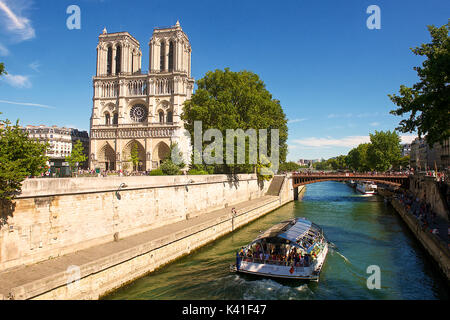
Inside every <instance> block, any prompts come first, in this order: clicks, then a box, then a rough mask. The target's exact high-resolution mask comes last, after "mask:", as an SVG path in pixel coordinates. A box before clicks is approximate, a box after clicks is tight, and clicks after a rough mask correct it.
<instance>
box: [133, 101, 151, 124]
mask: <svg viewBox="0 0 450 320" xmlns="http://www.w3.org/2000/svg"><path fill="white" fill-rule="evenodd" d="M147 115H148V114H147V108H146V107H145V106H144V105H143V104H136V105H134V106H133V107H132V108H131V110H130V117H131V119H132V120H133V121H136V122H144V121H145V119H146V118H147Z"/></svg>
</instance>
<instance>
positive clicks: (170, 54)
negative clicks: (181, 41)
mask: <svg viewBox="0 0 450 320" xmlns="http://www.w3.org/2000/svg"><path fill="white" fill-rule="evenodd" d="M169 71H173V41H170V43H169Z"/></svg>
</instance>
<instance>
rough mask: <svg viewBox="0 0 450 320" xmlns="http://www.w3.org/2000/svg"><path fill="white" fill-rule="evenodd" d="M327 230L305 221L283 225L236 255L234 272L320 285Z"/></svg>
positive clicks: (258, 238)
mask: <svg viewBox="0 0 450 320" xmlns="http://www.w3.org/2000/svg"><path fill="white" fill-rule="evenodd" d="M327 252H328V243H327V240H326V239H325V237H324V234H323V230H322V229H321V228H320V227H319V226H317V225H316V224H314V223H312V222H311V221H309V220H307V219H305V218H295V219H290V220H286V221H283V222H280V223H278V224H276V225H274V226H272V227H271V228H269V229H268V230H266V231H265V232H263V233H262V234H261V235H260V236H259V237H257V238H256V239H255V240H253V241H252V242H251V243H250V244H249V245H247V246H246V247H243V248H242V249H241V250H240V251H239V252H237V253H236V264H234V265H231V266H230V268H231V271H233V272H240V273H246V274H252V275H259V276H265V277H271V278H286V279H303V280H312V281H319V274H320V271H321V269H322V266H323V263H324V261H325V258H326V256H327Z"/></svg>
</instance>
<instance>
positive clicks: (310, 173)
mask: <svg viewBox="0 0 450 320" xmlns="http://www.w3.org/2000/svg"><path fill="white" fill-rule="evenodd" d="M283 173H284V174H286V173H287V172H283ZM290 173H292V174H301V175H307V176H317V175H319V176H322V175H340V176H346V177H351V176H355V175H369V176H403V175H410V174H412V173H413V171H410V170H407V171H387V172H377V171H367V172H354V171H316V170H309V169H308V170H302V171H293V172H290Z"/></svg>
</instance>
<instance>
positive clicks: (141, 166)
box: [122, 139, 146, 171]
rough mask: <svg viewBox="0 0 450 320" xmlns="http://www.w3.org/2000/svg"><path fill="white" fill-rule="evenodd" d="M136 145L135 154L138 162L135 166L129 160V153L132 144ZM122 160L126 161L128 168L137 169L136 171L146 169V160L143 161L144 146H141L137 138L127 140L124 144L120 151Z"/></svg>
mask: <svg viewBox="0 0 450 320" xmlns="http://www.w3.org/2000/svg"><path fill="white" fill-rule="evenodd" d="M135 144H136V145H137V151H138V153H137V155H138V159H139V163H138V164H137V166H135V167H134V164H133V163H132V161H131V153H132V149H133V146H134V145H135ZM122 157H123V158H122V159H123V161H122V162H125V163H128V166H129V168H130V169H132V170H133V171H134V170H137V171H145V170H146V162H145V160H146V159H145V148H144V147H143V146H142V144H141V143H140V142H139V141H137V140H134V139H133V140H131V141H128V143H127V144H126V145H125V147H124V148H123V151H122Z"/></svg>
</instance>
